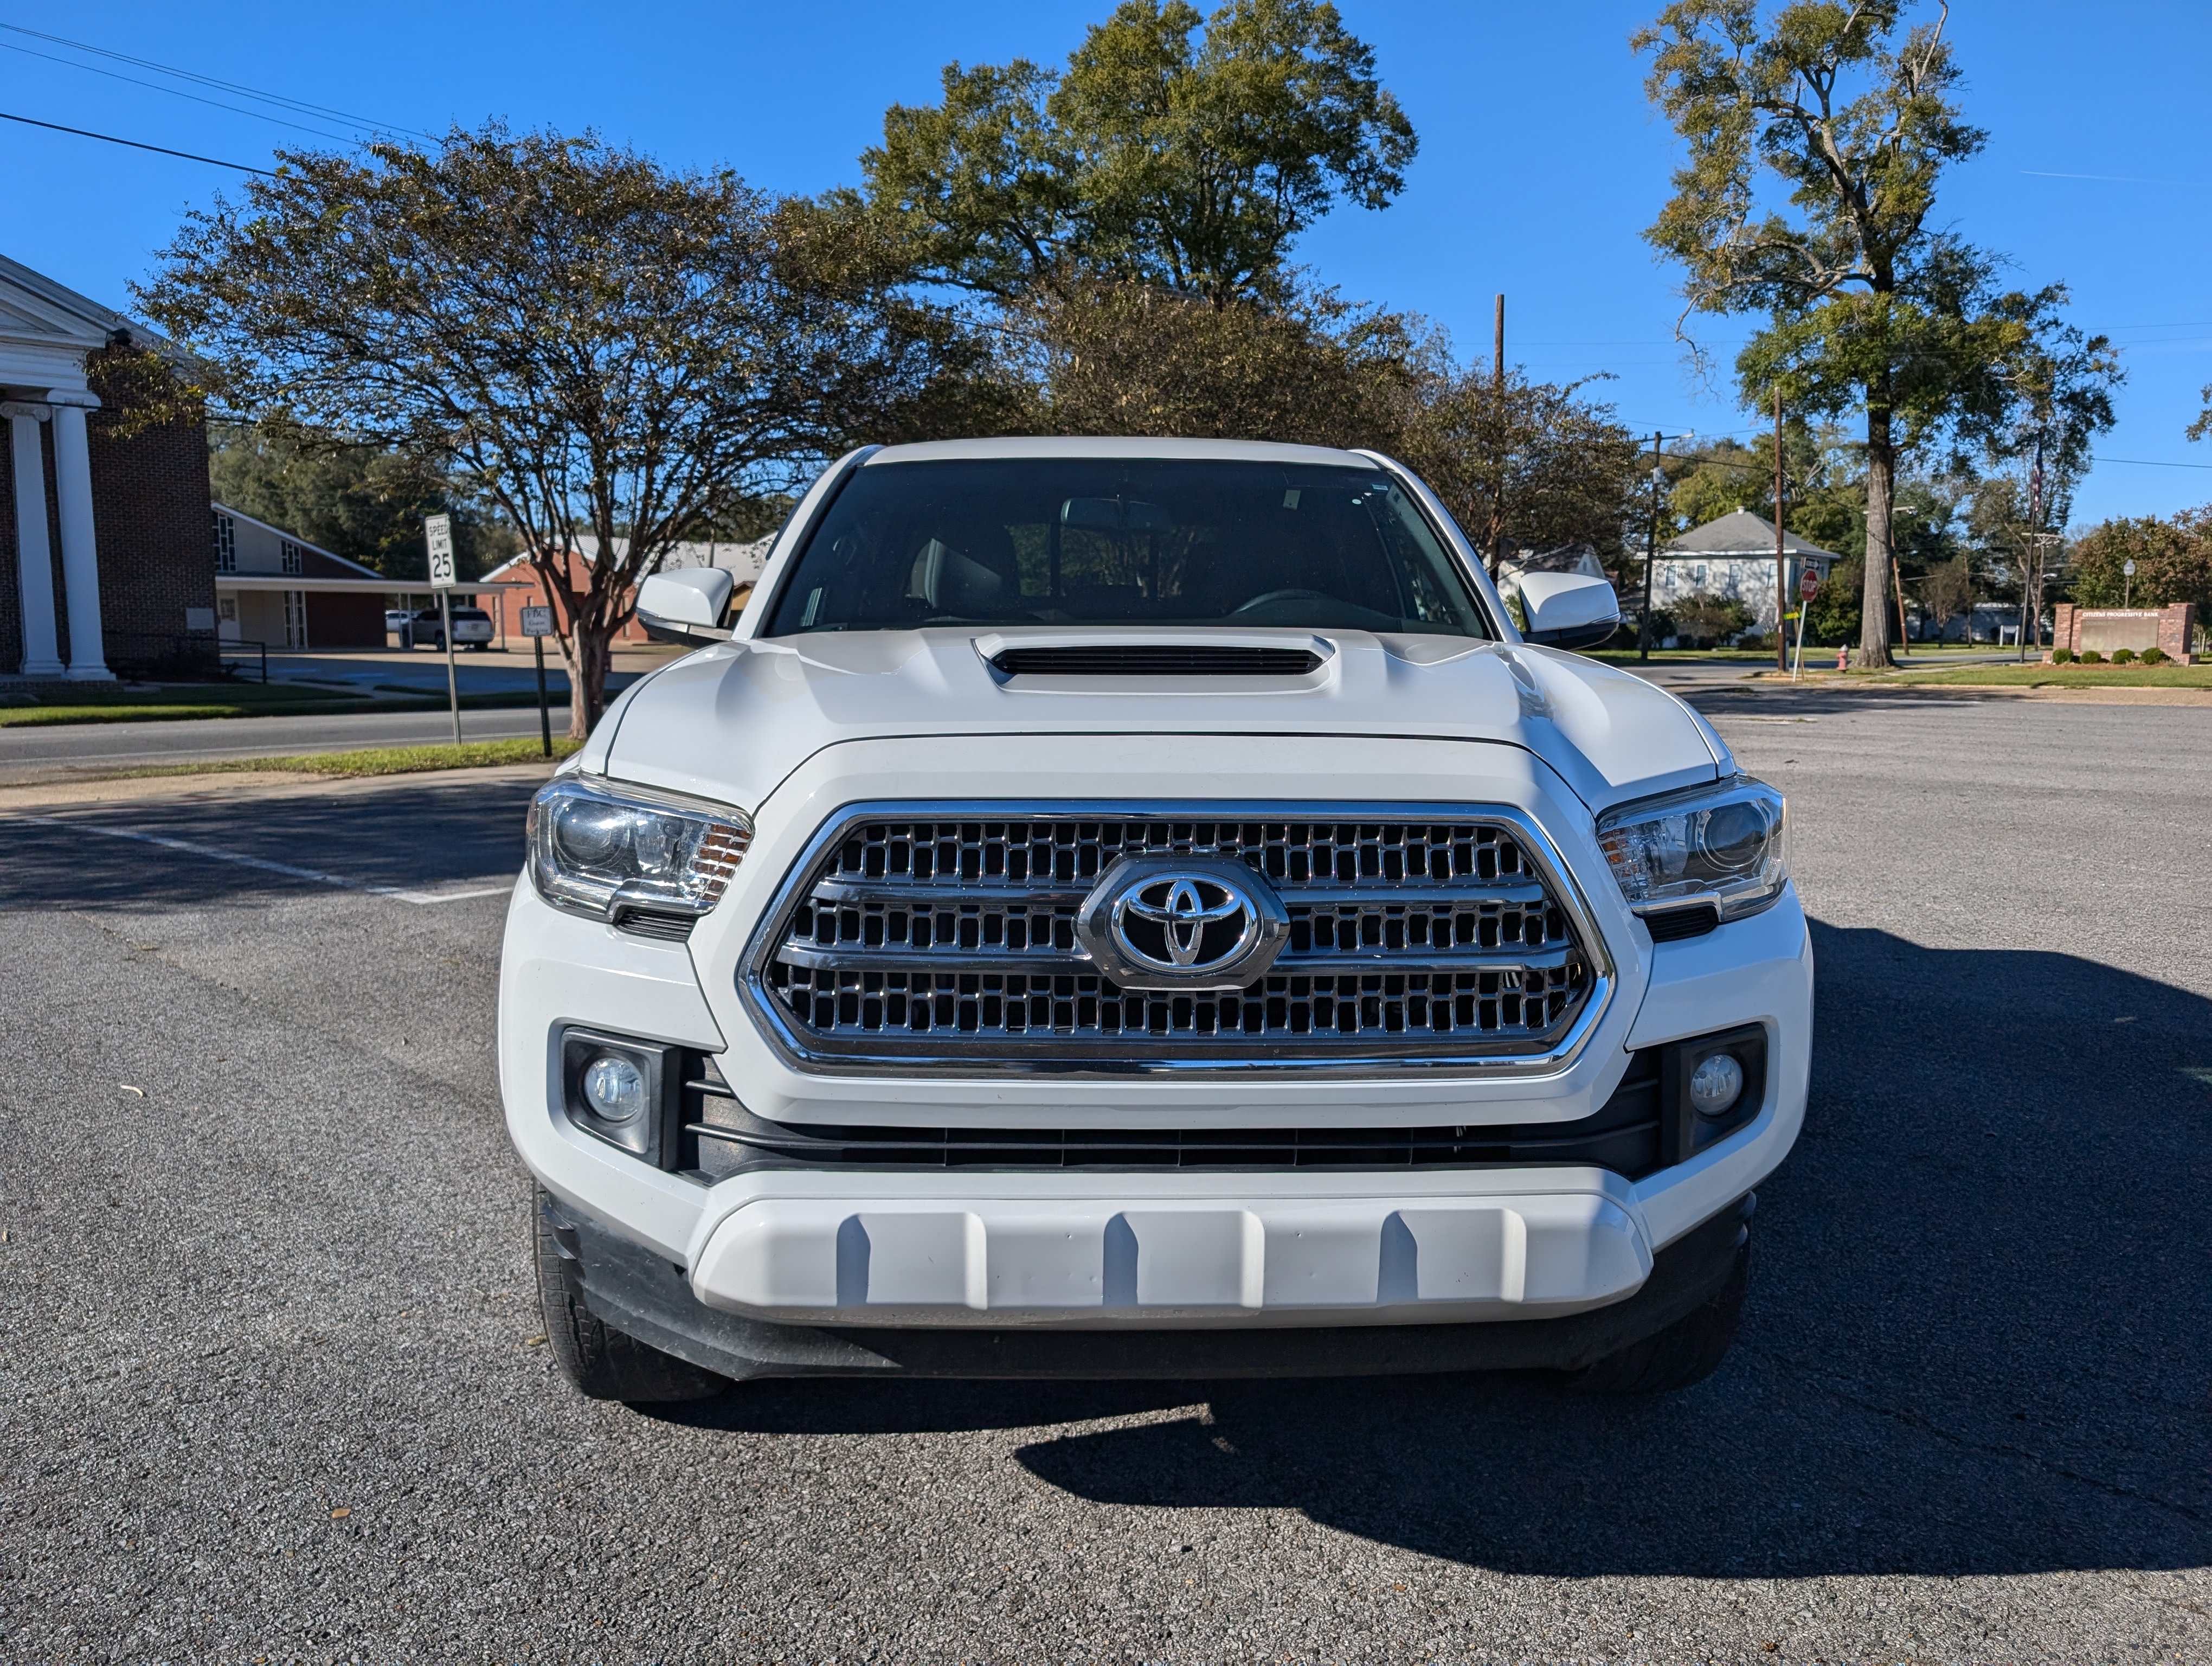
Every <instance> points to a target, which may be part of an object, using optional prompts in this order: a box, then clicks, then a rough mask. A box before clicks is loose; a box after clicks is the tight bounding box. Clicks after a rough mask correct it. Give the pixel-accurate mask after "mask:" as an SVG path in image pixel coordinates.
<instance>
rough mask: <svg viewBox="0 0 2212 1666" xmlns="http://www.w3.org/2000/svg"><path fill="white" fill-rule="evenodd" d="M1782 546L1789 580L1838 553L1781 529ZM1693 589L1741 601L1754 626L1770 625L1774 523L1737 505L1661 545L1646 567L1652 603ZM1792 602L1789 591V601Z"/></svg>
mask: <svg viewBox="0 0 2212 1666" xmlns="http://www.w3.org/2000/svg"><path fill="white" fill-rule="evenodd" d="M1782 549H1783V553H1784V556H1785V557H1786V559H1787V561H1788V563H1789V569H1790V583H1791V585H1792V586H1795V585H1796V582H1797V581H1798V578H1799V575H1802V573H1803V572H1804V570H1805V569H1806V568H1808V567H1810V568H1811V569H1813V571H1814V573H1815V574H1817V575H1819V576H1820V577H1821V578H1823V579H1826V577H1827V576H1828V569H1831V568H1832V567H1833V566H1834V565H1835V564H1836V562H1838V561H1840V560H1841V559H1842V557H1841V556H1838V555H1836V554H1835V553H1834V552H1833V551H1832V550H1823V549H1820V548H1819V547H1818V546H1817V545H1814V544H1808V543H1806V542H1805V540H1804V539H1802V538H1799V537H1798V536H1797V535H1796V533H1794V532H1784V533H1783V535H1782ZM1699 594H1703V595H1707V596H1713V597H1717V598H1720V599H1724V600H1725V599H1734V600H1736V601H1740V602H1742V603H1743V604H1744V605H1746V606H1747V607H1748V608H1749V609H1750V610H1751V616H1752V623H1753V628H1754V629H1759V630H1771V629H1774V624H1775V621H1776V619H1777V618H1778V617H1779V611H1778V609H1777V608H1776V607H1775V605H1774V523H1773V522H1772V521H1771V520H1766V519H1765V517H1763V516H1760V515H1755V514H1752V512H1751V511H1750V510H1748V509H1737V510H1735V512H1734V513H1733V514H1724V515H1723V516H1721V517H1720V518H1719V519H1718V520H1709V521H1707V522H1706V523H1705V525H1704V526H1700V527H1699V528H1697V529H1696V530H1695V531H1694V532H1685V533H1683V534H1682V536H1681V537H1680V538H1676V539H1675V540H1674V542H1673V543H1671V544H1668V545H1666V546H1665V547H1664V548H1663V549H1662V550H1660V551H1659V559H1658V561H1657V562H1656V564H1655V565H1654V567H1653V569H1652V577H1651V595H1652V604H1653V605H1654V606H1656V607H1658V608H1662V609H1664V608H1669V607H1672V606H1674V605H1675V604H1676V603H1678V602H1682V601H1686V600H1688V599H1689V598H1691V597H1692V596H1694V595H1699ZM1796 604H1797V599H1796V596H1795V595H1794V594H1793V595H1792V596H1791V597H1790V606H1791V607H1793V608H1794V607H1795V606H1796Z"/></svg>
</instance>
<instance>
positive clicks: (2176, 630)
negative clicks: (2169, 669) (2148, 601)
mask: <svg viewBox="0 0 2212 1666" xmlns="http://www.w3.org/2000/svg"><path fill="white" fill-rule="evenodd" d="M2148 611H2149V610H2148V609H2141V608H2136V609H2126V608H2085V607H2078V606H2076V605H2075V604H2074V603H2072V602H2060V603H2059V604H2058V605H2057V606H2056V607H2055V608H2053V609H2052V610H2051V612H2052V619H2051V652H2052V653H2056V652H2057V650H2058V649H2060V648H2071V649H2072V650H2073V651H2074V652H2075V653H2076V654H2079V653H2080V652H2081V625H2082V621H2083V619H2084V617H2086V616H2087V615H2088V614H2091V613H2104V614H2106V615H2107V616H2109V617H2123V618H2126V617H2140V616H2142V615H2143V614H2145V613H2147V612H2148ZM2157 611H2158V621H2157V630H2158V646H2159V649H2160V652H2161V653H2163V654H2166V655H2167V657H2169V658H2170V659H2172V660H2178V661H2179V662H2180V663H2181V664H2182V665H2185V666H2186V665H2191V664H2193V663H2194V660H2193V659H2192V657H2191V654H2190V651H2189V644H2190V641H2191V636H2192V635H2194V633H2195V630H2196V628H2197V604H2196V603H2194V602H2176V603H2174V604H2173V605H2172V606H2170V607H2162V608H2160V609H2159V610H2157ZM2043 657H2044V658H2045V660H2049V659H2050V658H2051V654H2045V655H2044V656H2043Z"/></svg>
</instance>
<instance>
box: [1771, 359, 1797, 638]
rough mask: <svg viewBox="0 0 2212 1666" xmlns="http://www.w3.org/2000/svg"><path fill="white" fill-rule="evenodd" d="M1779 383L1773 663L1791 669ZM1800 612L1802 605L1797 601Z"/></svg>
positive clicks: (1778, 390)
mask: <svg viewBox="0 0 2212 1666" xmlns="http://www.w3.org/2000/svg"><path fill="white" fill-rule="evenodd" d="M1782 508H1783V500H1782V386H1781V384H1780V383H1776V384H1775V388H1774V666H1775V669H1776V670H1778V671H1787V670H1789V669H1790V630H1789V627H1788V625H1787V623H1785V621H1784V618H1783V615H1784V613H1786V612H1787V611H1789V608H1790V559H1789V556H1788V554H1787V553H1786V552H1785V551H1784V548H1783V543H1782ZM1799 611H1801V612H1802V611H1803V605H1802V603H1801V604H1799Z"/></svg>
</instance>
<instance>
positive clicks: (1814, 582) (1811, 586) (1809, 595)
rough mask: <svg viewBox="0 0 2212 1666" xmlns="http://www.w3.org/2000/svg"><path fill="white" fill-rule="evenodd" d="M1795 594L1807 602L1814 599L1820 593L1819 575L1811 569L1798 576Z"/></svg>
mask: <svg viewBox="0 0 2212 1666" xmlns="http://www.w3.org/2000/svg"><path fill="white" fill-rule="evenodd" d="M1797 593H1798V594H1799V595H1801V596H1802V597H1803V598H1804V599H1806V600H1807V601H1808V602H1809V601H1811V600H1812V599H1813V598H1814V597H1815V596H1817V595H1819V594H1820V575H1819V574H1818V573H1815V572H1814V570H1813V569H1811V568H1809V567H1808V568H1807V569H1805V570H1804V572H1803V573H1802V574H1801V575H1799V576H1798V579H1797Z"/></svg>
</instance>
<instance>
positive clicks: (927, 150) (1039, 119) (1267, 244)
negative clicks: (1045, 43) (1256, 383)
mask: <svg viewBox="0 0 2212 1666" xmlns="http://www.w3.org/2000/svg"><path fill="white" fill-rule="evenodd" d="M944 89H945V96H944V100H943V102H941V103H939V104H936V105H930V106H904V105H896V106H892V108H891V109H890V111H889V112H887V113H886V115H885V116H884V142H883V143H882V144H880V145H878V146H877V147H875V148H873V149H870V150H868V151H866V153H865V154H864V155H862V157H861V169H862V173H863V177H864V185H863V188H862V191H861V192H860V193H859V194H857V195H854V196H848V197H846V198H842V199H839V200H840V201H841V203H842V205H843V206H846V207H848V208H860V207H862V206H865V207H866V210H868V211H869V213H870V214H871V215H872V216H873V217H875V218H876V219H877V220H878V221H879V222H885V223H888V224H890V225H891V226H894V227H896V236H897V238H898V240H899V241H900V242H901V244H902V246H904V247H905V248H906V249H907V250H908V252H909V254H910V257H911V258H912V259H913V261H914V263H915V270H916V271H917V272H918V273H919V274H920V275H921V276H922V277H927V278H930V279H933V280H935V281H939V282H943V283H952V284H957V285H960V286H962V287H964V288H967V289H973V290H976V291H979V292H981V293H982V294H984V295H990V296H994V297H995V298H997V299H999V300H1001V301H1008V300H1012V299H1015V298H1018V297H1021V296H1024V295H1030V293H1032V292H1033V291H1035V290H1036V289H1039V288H1041V287H1042V288H1044V289H1053V290H1056V291H1059V292H1060V294H1061V295H1063V296H1064V297H1067V298H1071V299H1072V298H1073V288H1072V286H1073V283H1074V282H1075V280H1076V279H1077V278H1079V277H1092V278H1103V279H1107V280H1112V281H1130V282H1135V283H1141V284H1144V285H1146V286H1148V287H1150V288H1153V289H1167V290H1170V291H1173V292H1175V293H1177V294H1182V295H1198V296H1201V297H1203V298H1204V299H1205V300H1206V301H1209V302H1211V303H1212V304H1213V305H1215V306H1225V305H1227V304H1228V303H1229V302H1231V301H1239V300H1247V301H1249V300H1255V299H1259V300H1269V301H1273V300H1277V299H1279V298H1280V297H1281V296H1282V294H1283V291H1284V289H1285V276H1286V257H1287V252H1288V249H1289V247H1290V245H1291V242H1292V240H1295V239H1296V238H1297V235H1298V234H1299V233H1300V232H1301V231H1303V230H1304V229H1305V228H1306V227H1307V226H1309V225H1310V224H1311V223H1312V222H1314V221H1315V220H1316V219H1317V218H1319V217H1320V216H1322V215H1324V214H1327V213H1328V211H1329V210H1331V209H1333V208H1334V207H1335V205H1336V204H1337V203H1338V202H1339V201H1340V200H1344V199H1347V198H1348V199H1350V200H1352V201H1353V202H1357V203H1359V204H1363V205H1364V206H1365V207H1368V208H1374V209H1379V208H1382V207H1384V206H1385V205H1387V204H1389V201H1390V199H1391V198H1393V197H1395V195H1396V194H1397V192H1399V191H1400V190H1401V188H1402V186H1403V185H1404V174H1405V167H1406V165H1407V162H1409V161H1411V160H1412V159H1413V151H1414V143H1415V142H1414V137H1413V126H1412V125H1411V124H1410V123H1409V122H1408V121H1407V119H1406V116H1405V112H1403V111H1401V109H1400V108H1399V106H1398V103H1397V100H1395V99H1394V98H1393V97H1392V96H1391V95H1390V94H1389V93H1388V92H1387V91H1385V90H1384V89H1383V85H1382V83H1381V82H1380V81H1379V80H1378V79H1377V78H1376V73H1375V55H1374V53H1373V52H1372V50H1371V49H1370V48H1369V47H1368V46H1366V45H1365V44H1364V43H1363V42H1362V41H1360V40H1358V39H1357V38H1356V37H1354V36H1353V35H1352V34H1351V33H1349V32H1347V31H1346V29H1345V27H1344V26H1343V23H1342V21H1341V20H1340V18H1339V16H1338V15H1337V11H1336V8H1335V7H1334V6H1333V5H1328V4H1326V3H1321V0H1230V3H1228V4H1225V5H1224V6H1222V7H1220V8H1219V9H1217V10H1216V11H1215V12H1214V13H1213V14H1212V15H1211V16H1210V17H1201V15H1200V13H1199V12H1198V11H1197V9H1195V8H1194V7H1192V6H1191V5H1189V4H1188V3H1186V0H1122V3H1121V4H1120V5H1118V6H1116V7H1115V9H1114V12H1113V14H1112V15H1110V16H1109V18H1108V19H1107V20H1106V21H1105V22H1103V23H1101V24H1097V25H1096V26H1094V27H1091V29H1090V30H1089V32H1088V33H1087V34H1086V36H1085V40H1084V42H1083V44H1082V45H1081V46H1079V47H1078V48H1077V49H1076V50H1075V51H1074V52H1073V53H1072V54H1070V56H1069V58H1068V60H1067V66H1066V69H1065V70H1059V71H1055V70H1047V69H1044V68H1042V67H1040V66H1039V65H1037V64H1031V63H1029V62H1027V61H1025V60H1020V59H1017V60H1016V61H1015V62H1013V63H1012V64H1006V65H1004V66H989V65H986V66H979V67H976V68H973V69H965V68H963V67H962V66H961V65H959V64H951V65H949V66H948V67H947V68H946V69H945V76H944Z"/></svg>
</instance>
